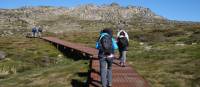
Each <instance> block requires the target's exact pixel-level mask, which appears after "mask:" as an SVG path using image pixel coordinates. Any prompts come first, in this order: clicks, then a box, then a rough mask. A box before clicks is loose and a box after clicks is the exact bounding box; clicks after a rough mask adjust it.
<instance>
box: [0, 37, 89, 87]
mask: <svg viewBox="0 0 200 87" xmlns="http://www.w3.org/2000/svg"><path fill="white" fill-rule="evenodd" d="M0 41H1V42H0V48H1V51H4V52H6V53H7V56H6V58H5V59H4V60H1V61H0V84H1V87H14V86H15V87H27V86H28V87H46V86H48V87H66V86H67V87H71V86H72V85H78V86H83V85H85V84H86V82H87V74H88V67H89V64H88V63H89V61H87V60H77V61H75V60H73V58H70V57H65V56H63V54H62V53H61V52H59V51H58V50H57V49H56V48H55V47H53V46H52V45H51V44H49V43H48V42H45V41H43V40H40V39H37V38H24V37H15V38H13V37H1V38H0Z"/></svg>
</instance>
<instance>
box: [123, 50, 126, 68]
mask: <svg viewBox="0 0 200 87" xmlns="http://www.w3.org/2000/svg"><path fill="white" fill-rule="evenodd" d="M122 58H123V66H125V63H126V51H123V52H122Z"/></svg>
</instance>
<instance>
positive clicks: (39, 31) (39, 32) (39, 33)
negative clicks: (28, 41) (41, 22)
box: [38, 26, 42, 37]
mask: <svg viewBox="0 0 200 87" xmlns="http://www.w3.org/2000/svg"><path fill="white" fill-rule="evenodd" d="M38 36H39V37H42V28H41V27H40V26H39V27H38Z"/></svg>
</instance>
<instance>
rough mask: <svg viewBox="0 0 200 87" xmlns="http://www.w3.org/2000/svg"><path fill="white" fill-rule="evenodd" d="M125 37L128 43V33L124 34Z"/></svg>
mask: <svg viewBox="0 0 200 87" xmlns="http://www.w3.org/2000/svg"><path fill="white" fill-rule="evenodd" d="M125 37H126V38H127V40H128V41H129V36H128V33H127V32H126V33H125Z"/></svg>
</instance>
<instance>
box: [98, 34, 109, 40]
mask: <svg viewBox="0 0 200 87" xmlns="http://www.w3.org/2000/svg"><path fill="white" fill-rule="evenodd" d="M105 35H108V34H107V33H103V34H102V35H101V36H100V38H99V41H100V40H101V39H102V38H103V37H104V36H105Z"/></svg>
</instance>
